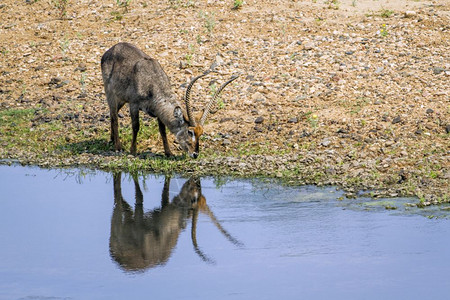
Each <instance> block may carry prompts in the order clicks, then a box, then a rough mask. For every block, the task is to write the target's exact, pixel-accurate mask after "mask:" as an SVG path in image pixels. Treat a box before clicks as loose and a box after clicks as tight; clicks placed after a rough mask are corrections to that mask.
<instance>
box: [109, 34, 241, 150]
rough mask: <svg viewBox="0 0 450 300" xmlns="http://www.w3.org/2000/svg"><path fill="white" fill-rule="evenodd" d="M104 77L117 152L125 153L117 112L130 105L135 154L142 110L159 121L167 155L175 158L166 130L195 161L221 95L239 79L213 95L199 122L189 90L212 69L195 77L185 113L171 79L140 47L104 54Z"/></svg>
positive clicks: (127, 46) (114, 49)
mask: <svg viewBox="0 0 450 300" xmlns="http://www.w3.org/2000/svg"><path fill="white" fill-rule="evenodd" d="M101 68H102V77H103V83H104V86H105V93H106V100H107V101H108V106H109V110H110V117H111V141H112V142H113V143H114V147H115V149H116V150H122V146H121V143H120V140H119V129H118V125H119V124H118V112H119V110H120V109H121V108H122V107H123V106H124V105H125V103H128V104H129V106H130V115H131V124H132V129H133V139H132V142H131V149H130V152H131V154H133V155H136V137H137V134H138V132H139V111H140V110H142V111H143V112H146V113H147V114H149V115H150V116H151V117H156V118H157V119H158V126H159V132H160V134H161V137H162V140H163V145H164V153H165V155H166V156H172V155H173V154H172V152H171V151H170V147H169V143H168V141H167V136H166V127H167V128H169V130H170V132H172V133H173V134H174V135H175V138H176V140H177V141H178V143H179V144H180V146H181V148H182V149H183V150H184V151H186V152H187V153H188V154H189V156H191V157H193V158H197V157H198V153H199V139H200V136H201V135H202V134H203V124H204V122H205V120H206V118H207V117H208V114H209V112H210V110H211V107H212V106H213V104H214V103H215V101H216V99H217V97H218V96H219V94H220V92H221V91H222V90H223V89H224V88H225V86H227V85H228V84H229V83H231V82H232V81H233V80H235V79H236V78H237V76H233V77H231V79H229V80H228V81H227V82H225V83H224V84H223V85H222V86H221V87H220V88H219V89H218V90H217V91H216V93H215V94H214V95H213V97H212V99H211V101H210V102H209V103H208V104H207V106H206V108H205V110H204V111H203V115H202V117H201V118H200V120H196V119H195V118H194V116H193V113H192V108H191V104H190V91H191V88H192V86H193V85H194V83H195V81H197V80H198V79H200V78H202V77H204V76H206V75H207V74H208V73H209V72H210V71H211V70H208V71H206V72H205V73H203V74H201V75H199V76H197V77H195V78H194V79H192V81H191V82H190V83H189V85H188V87H187V89H186V95H185V99H184V101H185V105H186V114H185V113H184V112H183V110H182V108H181V104H180V102H179V101H178V99H177V98H176V96H175V94H174V93H173V92H172V89H171V87H170V82H169V78H168V77H167V74H166V73H165V72H164V70H163V69H162V67H161V65H160V64H159V63H158V62H157V61H156V60H155V59H153V58H151V57H149V56H148V55H146V54H145V53H144V52H142V51H141V50H139V49H138V48H137V47H135V46H133V45H131V44H128V43H119V44H116V45H114V46H113V47H111V48H110V49H109V50H108V51H106V52H105V54H103V56H102V60H101Z"/></svg>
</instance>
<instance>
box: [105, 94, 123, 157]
mask: <svg viewBox="0 0 450 300" xmlns="http://www.w3.org/2000/svg"><path fill="white" fill-rule="evenodd" d="M115 100H116V99H113V96H109V97H108V96H107V101H108V105H109V116H110V119H111V142H112V143H113V144H114V149H115V150H116V151H122V144H121V143H120V139H119V110H120V109H121V108H122V106H123V104H120V103H118V102H117V101H115Z"/></svg>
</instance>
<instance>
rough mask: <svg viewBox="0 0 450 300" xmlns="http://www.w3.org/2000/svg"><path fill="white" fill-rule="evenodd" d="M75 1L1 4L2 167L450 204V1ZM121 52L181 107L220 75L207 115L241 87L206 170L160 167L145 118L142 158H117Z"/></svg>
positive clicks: (206, 145) (190, 164)
mask: <svg viewBox="0 0 450 300" xmlns="http://www.w3.org/2000/svg"><path fill="white" fill-rule="evenodd" d="M64 2H65V1H44V0H40V1H39V0H38V1H32V0H31V1H11V0H5V1H2V3H1V4H0V20H1V21H0V122H1V123H0V159H2V162H3V163H8V162H10V161H13V160H14V161H15V160H17V161H19V162H21V163H24V164H37V165H41V166H46V167H61V166H80V165H82V166H88V167H92V168H102V169H127V170H130V171H149V170H150V171H156V172H161V171H164V172H167V171H173V172H179V173H197V174H202V175H233V176H246V177H247V176H268V177H279V178H282V179H284V180H285V181H286V182H289V183H291V184H336V185H339V186H341V187H343V188H344V189H346V190H347V196H348V197H352V196H354V195H356V193H357V192H358V191H361V190H364V191H369V194H370V195H372V196H374V197H376V196H379V195H382V196H386V195H387V196H398V195H415V196H418V197H419V199H420V202H419V203H420V204H421V205H428V204H435V203H440V202H449V201H450V189H449V182H450V171H449V166H450V143H449V136H450V135H449V131H450V95H449V93H450V91H449V87H450V84H449V79H450V51H449V49H450V47H449V41H450V34H449V32H450V3H449V2H448V1H445V0H437V1H384V0H380V1H372V0H369V1H320V0H319V1H292V0H291V1H288V0H280V1H252V0H246V1H244V2H243V4H242V6H241V7H240V8H239V9H233V4H234V2H235V1H232V0H228V1H213V0H208V1H183V0H178V1H177V0H172V1H157V0H156V1H151V2H150V1H148V2H147V1H135V0H133V1H130V2H129V3H128V5H126V1H118V2H117V1H112V0H111V1H67V2H68V3H67V6H66V7H65V8H64V7H62V6H61V5H59V6H58V5H57V4H58V3H60V4H63V3H64ZM121 3H122V5H121ZM123 41H126V42H130V43H133V44H135V45H137V46H138V47H140V48H141V49H143V50H144V51H145V52H146V53H147V54H149V55H150V56H152V57H154V58H156V59H158V61H159V62H160V63H161V65H162V66H163V68H164V70H165V71H166V73H167V74H168V75H169V77H170V78H171V83H172V86H173V91H174V92H175V93H176V94H177V95H178V96H179V97H180V99H182V97H183V94H184V91H185V87H186V84H187V83H188V82H189V81H190V79H191V78H192V77H193V76H196V75H198V74H200V73H201V72H203V71H204V70H206V69H207V68H209V66H210V65H211V64H213V63H216V64H217V70H219V72H220V73H219V74H214V75H211V76H209V77H206V78H204V79H201V80H199V84H196V86H195V88H194V89H193V99H194V101H195V103H194V109H195V110H196V111H201V109H202V108H203V106H204V105H205V103H206V102H207V101H208V100H209V98H210V97H211V92H212V91H213V90H214V88H215V85H216V84H217V85H219V84H221V83H222V82H224V81H225V80H226V79H228V78H229V77H230V76H232V75H234V74H240V75H241V76H240V78H239V79H238V80H236V81H234V82H233V83H232V84H231V85H230V86H229V87H227V88H226V90H225V91H224V92H223V94H222V97H221V99H220V100H219V103H218V105H217V107H216V108H215V109H214V111H213V114H212V115H211V116H210V118H209V120H208V122H207V124H206V125H205V135H204V138H203V140H202V155H201V156H200V158H199V159H198V160H195V161H194V160H190V159H184V158H180V157H178V158H175V159H165V158H163V157H161V154H162V152H163V147H162V142H161V139H160V137H159V136H158V129H157V123H156V121H155V120H153V119H151V118H150V117H147V116H144V115H143V114H141V119H142V120H141V123H142V126H141V131H142V133H141V134H140V136H139V138H138V152H140V155H139V157H136V158H135V157H132V156H130V155H129V153H127V152H125V153H115V152H113V151H112V147H111V146H110V145H109V144H108V138H109V111H108V108H107V105H106V101H105V96H104V92H103V85H102V80H101V72H100V58H101V56H102V54H103V53H104V52H105V51H106V50H107V49H108V48H110V47H111V46H112V45H114V44H115V43H117V42H123ZM121 116H122V118H121V120H120V122H121V128H122V133H121V138H122V140H123V141H124V144H125V147H126V148H127V149H129V145H130V118H129V114H128V111H127V109H123V110H122V111H121ZM170 138H171V139H172V140H173V136H171V137H170ZM175 146H176V145H174V147H173V148H175Z"/></svg>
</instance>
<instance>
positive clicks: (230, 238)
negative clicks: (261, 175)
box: [0, 166, 450, 300]
mask: <svg viewBox="0 0 450 300" xmlns="http://www.w3.org/2000/svg"><path fill="white" fill-rule="evenodd" d="M0 190H1V196H0V299H2V300H3V299H150V298H152V299H448V297H449V294H450V280H449V279H448V275H449V271H450V238H449V237H450V220H449V219H448V218H446V217H445V214H442V211H440V210H438V209H436V208H433V209H435V211H434V212H427V211H418V210H417V209H407V208H406V209H405V208H404V205H403V203H405V202H414V201H415V199H398V201H397V200H392V199H388V200H387V201H394V203H395V204H396V205H398V207H399V209H397V210H394V211H391V210H385V209H384V207H383V206H373V205H370V204H368V202H370V201H371V200H369V199H356V200H355V199H346V200H343V201H339V200H338V198H339V197H341V196H342V194H341V192H339V191H336V190H335V189H334V188H332V187H328V188H315V187H299V188H286V187H281V186H278V185H276V184H273V183H271V184H265V183H262V182H258V181H255V182H253V183H252V182H251V181H227V182H223V181H222V182H219V181H215V180H213V179H211V178H202V179H201V181H200V180H190V181H189V180H187V179H183V178H178V177H174V178H171V180H169V179H168V178H165V177H164V176H152V175H149V176H146V178H142V177H140V178H136V182H135V180H134V179H133V178H132V177H131V176H129V175H127V174H122V175H121V176H119V175H116V176H113V175H112V174H108V173H104V172H94V173H93V172H92V171H90V172H88V173H87V174H85V172H82V171H80V170H76V169H73V170H65V171H61V170H43V169H38V168H25V167H19V166H16V167H14V166H0ZM396 201H397V202H396ZM424 215H428V216H433V217H434V216H439V218H431V219H430V218H427V217H424ZM193 223H194V224H193ZM193 227H195V230H192V229H193Z"/></svg>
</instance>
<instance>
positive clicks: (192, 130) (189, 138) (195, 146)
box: [176, 70, 239, 158]
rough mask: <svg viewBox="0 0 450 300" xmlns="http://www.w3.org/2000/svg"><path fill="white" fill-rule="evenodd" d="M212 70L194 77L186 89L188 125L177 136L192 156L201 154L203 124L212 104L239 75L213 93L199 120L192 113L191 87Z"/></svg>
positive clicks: (195, 156) (185, 100) (183, 147)
mask: <svg viewBox="0 0 450 300" xmlns="http://www.w3.org/2000/svg"><path fill="white" fill-rule="evenodd" d="M210 72H211V70H208V71H206V72H205V73H203V74H201V75H199V76H197V77H195V78H194V79H192V81H191V82H190V83H189V85H188V87H187V89H186V95H185V98H184V102H185V104H186V113H187V118H186V119H187V120H185V121H186V123H187V124H188V126H187V127H186V128H185V129H183V130H181V131H180V132H179V133H178V134H177V136H176V138H177V141H178V143H179V144H180V146H181V148H182V149H183V150H184V151H186V152H187V153H188V154H189V156H190V157H192V158H197V157H198V154H199V141H200V136H201V135H202V134H203V124H204V123H205V121H206V118H208V115H209V112H210V110H211V108H212V106H213V105H214V104H215V103H216V101H217V98H218V96H219V95H220V93H221V92H222V90H223V89H224V88H225V87H226V86H227V85H228V84H230V83H231V82H232V81H233V80H235V79H236V78H238V77H239V76H233V77H231V78H230V79H229V80H228V81H227V82H225V83H224V84H223V85H222V86H221V87H220V88H219V89H218V90H217V91H216V92H215V93H214V95H213V97H212V99H211V100H210V101H209V103H208V104H207V105H206V107H205V110H204V111H203V114H202V116H201V118H200V119H199V120H197V119H196V118H195V117H194V115H193V113H192V106H191V96H190V95H191V88H192V86H193V85H194V83H195V82H196V81H197V80H198V79H200V78H202V77H204V76H206V75H208V74H209V73H210Z"/></svg>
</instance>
